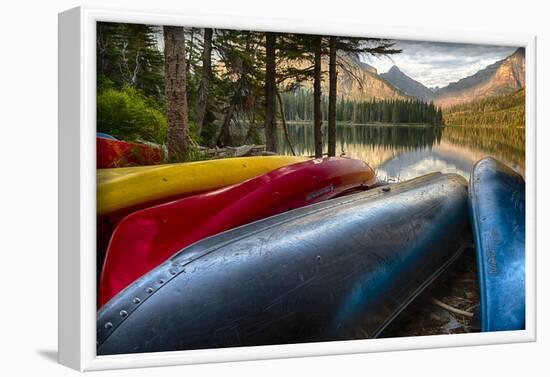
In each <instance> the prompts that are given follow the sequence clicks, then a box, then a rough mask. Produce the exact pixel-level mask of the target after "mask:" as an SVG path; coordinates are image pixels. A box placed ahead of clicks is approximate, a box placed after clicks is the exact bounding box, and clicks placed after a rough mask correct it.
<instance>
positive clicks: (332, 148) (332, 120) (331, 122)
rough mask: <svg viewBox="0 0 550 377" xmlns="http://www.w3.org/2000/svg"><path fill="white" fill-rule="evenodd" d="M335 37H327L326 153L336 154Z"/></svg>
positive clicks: (336, 79)
mask: <svg viewBox="0 0 550 377" xmlns="http://www.w3.org/2000/svg"><path fill="white" fill-rule="evenodd" d="M336 39H337V37H334V36H332V37H330V38H329V63H328V66H329V68H328V72H329V73H328V75H329V89H328V91H329V95H328V155H329V156H335V155H336V99H337V97H336V96H337V93H336V88H337V86H338V83H337V81H338V78H337V76H336V75H337V72H336Z"/></svg>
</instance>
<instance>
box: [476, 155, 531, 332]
mask: <svg viewBox="0 0 550 377" xmlns="http://www.w3.org/2000/svg"><path fill="white" fill-rule="evenodd" d="M469 204H470V215H471V224H472V229H473V234H474V240H475V243H476V253H477V266H478V276H479V289H480V300H481V306H480V318H481V331H505V330H521V329H524V328H525V182H524V180H523V178H522V177H521V175H519V174H518V173H516V172H515V171H513V170H512V169H510V168H509V167H507V166H506V165H504V164H502V163H501V162H499V161H497V160H495V159H493V158H490V157H488V158H484V159H482V160H480V161H479V162H477V163H476V164H475V166H474V168H473V171H472V176H471V177H470V192H469Z"/></svg>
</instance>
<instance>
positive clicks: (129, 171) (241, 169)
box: [97, 156, 306, 216]
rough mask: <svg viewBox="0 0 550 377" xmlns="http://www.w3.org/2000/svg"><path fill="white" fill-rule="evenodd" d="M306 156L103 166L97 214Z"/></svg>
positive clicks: (220, 184)
mask: <svg viewBox="0 0 550 377" xmlns="http://www.w3.org/2000/svg"><path fill="white" fill-rule="evenodd" d="M305 160H306V158H304V157H288V156H265V157H238V158H225V159H220V160H209V161H199V162H185V163H178V164H163V165H157V166H137V167H129V168H117V169H101V170H98V172H97V212H98V216H108V215H112V214H116V213H119V212H124V211H128V210H129V209H133V210H136V209H140V207H141V208H145V207H146V206H148V205H149V204H151V203H156V204H159V202H162V201H166V200H170V199H173V198H181V197H185V196H189V195H193V194H197V193H200V192H206V191H211V190H216V189H218V188H221V187H226V186H229V185H232V184H235V183H239V182H242V181H244V180H246V179H250V178H253V177H256V176H258V175H261V174H265V173H267V172H269V171H271V170H274V169H277V168H280V167H282V166H286V165H290V164H294V163H297V162H302V161H305Z"/></svg>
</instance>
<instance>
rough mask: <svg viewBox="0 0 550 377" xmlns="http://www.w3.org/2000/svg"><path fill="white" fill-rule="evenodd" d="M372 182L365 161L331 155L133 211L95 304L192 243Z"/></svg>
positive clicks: (120, 230)
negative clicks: (231, 184)
mask: <svg viewBox="0 0 550 377" xmlns="http://www.w3.org/2000/svg"><path fill="white" fill-rule="evenodd" d="M375 183H376V175H375V173H374V171H373V170H372V169H371V168H370V167H369V166H368V165H367V164H365V163H364V162H363V161H360V160H354V159H349V158H340V157H329V158H323V159H317V160H309V161H304V162H300V163H297V164H293V165H290V166H285V167H282V168H279V169H276V170H273V171H271V172H269V173H267V174H264V175H262V176H259V177H256V178H252V179H250V180H247V181H245V182H242V183H239V184H236V185H233V186H230V187H226V188H223V189H219V190H215V191H211V192H208V193H206V194H198V195H193V196H190V197H187V198H184V199H180V200H176V201H173V202H170V203H166V204H162V205H159V206H154V207H150V208H146V209H144V210H141V211H137V212H134V213H132V214H130V215H129V216H127V217H126V218H125V219H124V220H122V221H121V222H120V224H119V225H118V226H117V228H116V229H115V231H114V233H113V236H112V238H111V241H110V243H109V247H108V250H107V253H106V257H105V263H104V267H103V272H102V275H101V282H100V297H99V304H100V306H102V305H103V304H105V303H106V302H107V301H108V300H109V299H111V298H112V297H113V296H114V295H115V294H117V293H118V292H119V291H121V290H122V289H124V288H125V287H126V286H127V285H129V284H130V283H132V282H133V281H134V280H136V279H137V278H139V277H140V276H141V275H143V274H144V273H146V272H148V271H149V270H151V269H153V268H155V267H157V266H158V265H159V264H161V263H162V262H164V261H165V260H166V259H168V258H169V257H170V256H172V254H174V253H175V252H176V251H178V250H181V249H183V248H184V247H186V246H189V245H190V244H192V243H193V242H196V241H199V240H201V239H203V238H206V237H208V236H212V235H214V234H217V233H220V232H223V231H225V230H228V229H231V228H235V227H237V226H240V225H244V224H247V223H250V222H253V221H256V220H260V219H263V218H266V217H269V216H273V215H276V214H279V213H282V212H286V211H288V210H291V209H295V208H300V207H303V206H306V205H310V204H314V203H318V202H321V201H324V200H327V199H330V198H333V197H335V196H338V195H340V194H342V193H344V192H346V191H348V190H350V189H354V188H363V189H367V188H368V187H370V186H372V185H374V184H375Z"/></svg>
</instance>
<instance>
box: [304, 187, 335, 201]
mask: <svg viewBox="0 0 550 377" xmlns="http://www.w3.org/2000/svg"><path fill="white" fill-rule="evenodd" d="M333 191H334V185H333V184H332V183H331V184H330V185H328V186H326V187H323V188H321V189H319V190H317V191H312V192H310V193H308V194H306V200H307V201H310V200H312V199H315V198H317V197H319V196H321V195H323V194H328V193H329V192H333Z"/></svg>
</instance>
